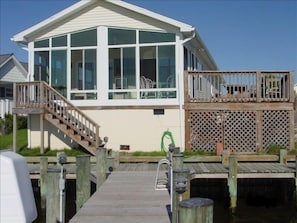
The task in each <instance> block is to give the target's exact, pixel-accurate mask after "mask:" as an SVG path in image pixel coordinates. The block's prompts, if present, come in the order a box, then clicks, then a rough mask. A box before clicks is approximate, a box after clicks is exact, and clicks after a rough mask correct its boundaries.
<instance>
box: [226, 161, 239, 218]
mask: <svg viewBox="0 0 297 223" xmlns="http://www.w3.org/2000/svg"><path fill="white" fill-rule="evenodd" d="M237 168H238V167H237V158H236V157H235V156H230V158H229V175H228V187H229V195H230V210H231V212H232V214H234V213H235V211H236V203H237Z"/></svg>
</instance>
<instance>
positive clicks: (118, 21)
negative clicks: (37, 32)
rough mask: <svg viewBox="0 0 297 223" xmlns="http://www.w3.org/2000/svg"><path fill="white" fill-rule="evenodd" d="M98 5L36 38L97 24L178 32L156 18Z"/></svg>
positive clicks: (110, 6)
mask: <svg viewBox="0 0 297 223" xmlns="http://www.w3.org/2000/svg"><path fill="white" fill-rule="evenodd" d="M99 2H100V5H98V6H97V7H95V8H92V9H90V10H89V11H86V12H82V13H81V14H80V15H77V16H76V17H75V18H73V19H71V20H69V21H67V22H65V21H63V23H61V24H57V25H56V26H57V27H56V28H54V29H52V30H51V31H49V32H48V33H46V34H43V35H42V36H40V37H39V38H38V39H43V38H48V37H52V36H57V35H60V34H63V33H69V32H74V31H79V30H83V29H87V28H91V27H97V26H110V27H122V28H132V29H143V30H158V31H162V30H167V31H169V32H178V29H177V28H174V27H172V26H168V25H166V24H164V23H161V22H160V21H158V20H155V19H152V18H149V17H146V16H143V15H141V14H138V13H135V12H132V11H129V10H127V9H124V8H120V7H118V6H115V5H111V4H108V3H106V2H103V1H99Z"/></svg>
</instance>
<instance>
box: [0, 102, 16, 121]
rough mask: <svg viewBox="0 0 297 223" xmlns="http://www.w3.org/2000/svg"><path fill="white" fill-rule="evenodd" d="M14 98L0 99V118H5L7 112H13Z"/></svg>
mask: <svg viewBox="0 0 297 223" xmlns="http://www.w3.org/2000/svg"><path fill="white" fill-rule="evenodd" d="M12 105H13V100H9V99H0V118H2V119H4V118H5V114H12Z"/></svg>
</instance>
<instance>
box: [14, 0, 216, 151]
mask: <svg viewBox="0 0 297 223" xmlns="http://www.w3.org/2000/svg"><path fill="white" fill-rule="evenodd" d="M12 40H13V41H15V42H17V43H18V44H21V45H23V46H25V47H27V48H28V61H29V70H28V76H27V78H28V80H29V81H44V82H46V83H48V84H49V86H51V87H52V88H54V89H55V90H56V91H57V92H59V93H60V94H61V95H63V96H64V97H65V98H66V99H67V100H68V101H69V103H71V105H74V106H76V107H78V108H79V109H80V111H82V112H83V113H84V114H86V115H87V116H88V117H90V118H91V119H92V120H94V121H95V122H96V123H97V124H98V125H100V136H101V137H102V136H108V138H109V141H108V147H109V148H112V149H114V150H119V149H121V148H129V149H130V150H131V151H135V150H142V151H146V150H149V151H152V150H160V144H161V140H162V135H163V134H164V132H165V131H169V132H171V133H172V137H173V139H174V142H175V144H176V146H180V147H181V148H184V146H185V130H184V128H185V120H184V108H183V105H184V88H183V86H184V78H183V74H184V70H202V69H207V70H216V69H217V66H216V64H215V62H214V60H213V58H212V56H211V55H210V53H209V51H208V49H207V47H206V46H205V44H204V43H203V41H202V39H201V37H200V36H199V34H198V33H197V31H196V29H195V28H194V27H193V26H191V25H188V24H185V23H183V22H180V21H177V20H174V19H171V18H168V17H165V16H163V15H160V14H157V13H154V12H152V11H149V10H146V9H144V8H140V7H138V6H135V5H132V4H129V3H127V2H125V1H112V0H104V1H93V0H84V1H79V2H78V3H76V4H74V5H72V6H71V7H69V8H66V9H65V10H63V11H61V12H59V13H57V14H56V15H54V16H51V17H50V18H48V19H46V20H44V21H42V22H40V23H38V24H36V25H34V26H32V27H30V28H28V29H26V30H24V31H22V32H20V33H18V34H16V35H15V36H13V37H12ZM197 81H198V82H199V80H197ZM198 82H197V83H198ZM198 85H200V84H198ZM29 117H30V118H29V125H28V126H29V127H28V137H29V139H28V142H29V146H31V147H37V146H40V143H41V141H43V142H44V146H45V147H50V148H65V147H69V146H70V147H73V146H75V144H76V143H75V142H74V141H73V140H72V139H66V138H67V137H66V138H65V134H63V133H62V134H60V133H61V132H59V130H57V129H56V128H55V127H53V126H52V125H50V124H49V123H48V122H47V121H45V124H44V125H42V126H43V128H44V134H42V139H41V138H40V128H39V126H40V125H41V123H40V122H42V118H39V115H38V114H29ZM66 135H68V134H66ZM43 137H44V138H43ZM164 140H165V141H166V140H168V139H167V138H166V137H165V138H163V141H164ZM169 143H170V141H168V144H169Z"/></svg>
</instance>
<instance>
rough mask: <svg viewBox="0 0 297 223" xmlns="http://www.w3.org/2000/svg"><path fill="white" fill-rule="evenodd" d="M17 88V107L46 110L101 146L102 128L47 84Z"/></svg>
mask: <svg viewBox="0 0 297 223" xmlns="http://www.w3.org/2000/svg"><path fill="white" fill-rule="evenodd" d="M15 86H16V88H15V93H16V95H15V107H23V108H39V109H44V110H46V111H47V112H49V113H51V114H53V115H55V116H57V118H59V119H60V120H61V121H62V122H64V123H65V124H71V125H72V126H74V128H75V130H76V131H78V132H79V133H80V134H81V135H82V136H84V138H85V139H86V140H87V141H89V142H90V143H91V144H94V145H95V146H96V148H98V147H99V146H100V144H101V143H100V141H101V139H100V137H99V128H100V126H99V125H98V124H97V123H96V122H95V121H94V120H92V119H91V118H90V117H89V116H87V115H86V114H85V113H83V112H82V111H81V110H80V109H79V108H77V106H75V105H74V104H72V103H71V102H70V101H69V100H68V99H66V98H65V97H64V96H63V95H62V94H60V93H59V92H58V91H57V90H55V89H54V88H53V87H51V86H49V85H48V84H47V83H46V82H44V81H31V82H18V83H15Z"/></svg>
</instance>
